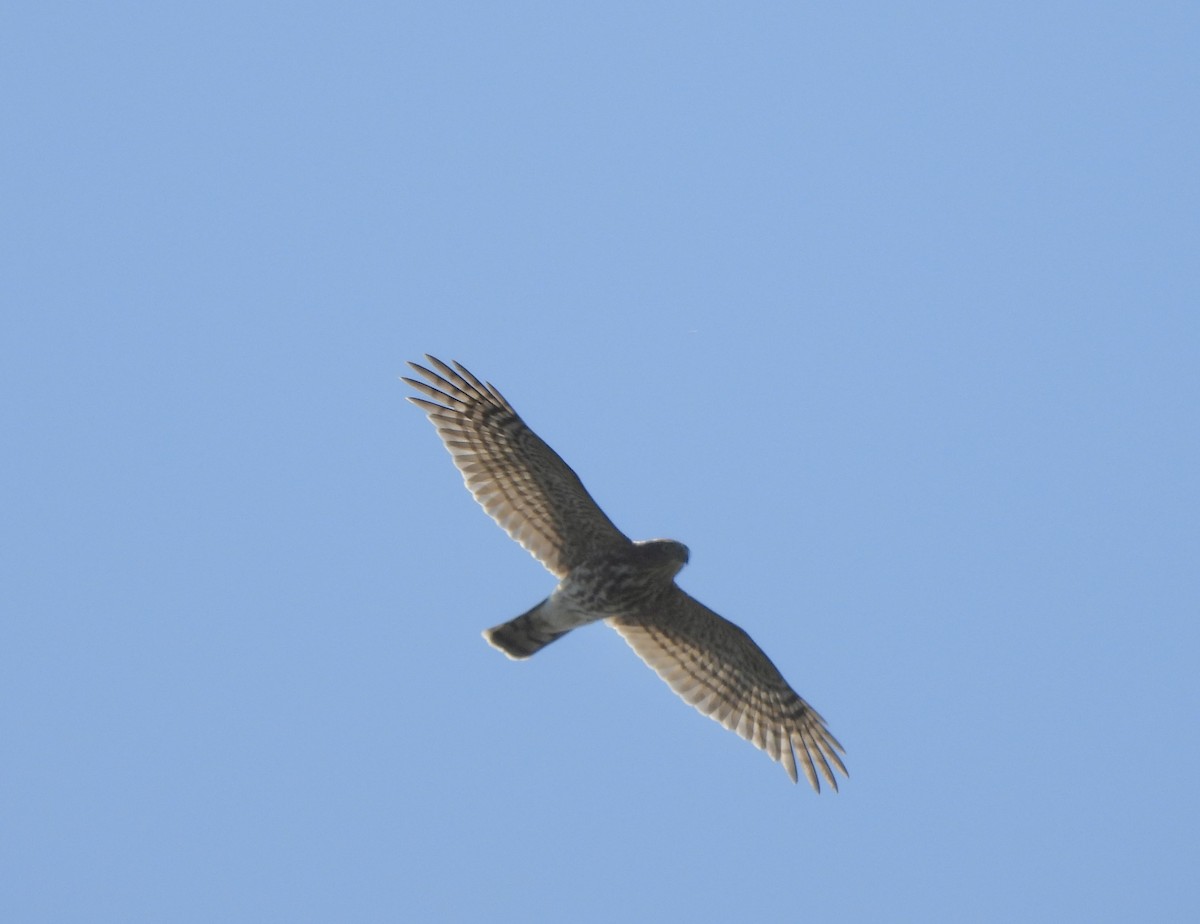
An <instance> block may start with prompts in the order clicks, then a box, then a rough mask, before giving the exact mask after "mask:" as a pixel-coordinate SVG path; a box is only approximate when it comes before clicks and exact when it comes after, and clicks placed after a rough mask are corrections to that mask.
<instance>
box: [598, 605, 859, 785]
mask: <svg viewBox="0 0 1200 924" xmlns="http://www.w3.org/2000/svg"><path fill="white" fill-rule="evenodd" d="M608 624H609V625H610V626H612V627H613V628H614V629H616V630H617V631H618V632H619V633H621V635H622V637H623V638H624V639H625V641H627V642H628V643H629V645H630V647H631V648H633V650H634V651H635V652H637V654H638V657H640V658H641V659H642V660H643V661H645V662H646V664H648V665H649V666H650V667H652V668H654V670H655V671H656V672H657V673H658V676H660V677H661V678H662V679H663V680H665V681H666V682H667V683H668V684H669V685H670V687H671V689H673V690H674V691H675V692H676V693H678V694H679V695H680V696H682V697H683V698H684V699H685V700H686V701H687V702H689V703H691V704H692V705H693V706H695V707H696V708H697V709H699V710H700V711H701V712H703V713H704V714H705V715H707V716H708V717H709V718H711V719H714V720H716V721H718V722H720V723H721V724H722V725H724V726H725V727H726V728H728V729H729V730H731V731H735V732H737V733H738V734H739V735H741V736H742V737H743V738H745V739H746V740H747V741H749V742H751V743H752V744H754V745H755V746H756V747H759V748H761V749H762V750H764V751H766V752H767V754H769V755H770V757H771V759H772V760H776V761H779V762H780V763H782V764H783V766H784V769H785V770H787V772H788V776H790V777H791V778H792V782H795V781H796V779H797V775H796V764H797V762H799V764H800V768H801V769H802V770H803V771H804V775H805V776H806V777H807V778H808V782H809V783H811V784H812V787H813V789H815V790H817V792H820V791H821V783H820V781H819V780H818V778H817V772H818V771H820V774H821V776H823V777H825V779H826V780H827V781H828V782H829V785H830V786H832V787H833V788H834V789H835V790H836V789H837V777H836V776H835V775H834V773H833V768H834V767H836V768H837V769H838V770H840V771H841V772H842V774H843V775H844V776H849V774H848V773H847V772H846V766H845V764H843V763H842V759H841V758H840V757H839V756H838V752H843V753H844V751H843V749H842V746H841V745H840V744H838V742H837V739H836V738H834V737H833V735H831V734H830V733H829V729H827V728H826V727H825V720H824V719H822V718H821V716H820V715H818V714H817V712H816V710H815V709H813V707H812V706H810V705H809V704H808V703H806V702H805V701H804V700H802V699H801V698H800V697H799V696H797V695H796V691H795V690H793V689H792V688H791V687H790V686H788V683H787V681H786V680H784V679H783V675H782V674H780V673H779V671H778V669H777V668H776V667H775V665H774V664H772V663H771V659H770V658H768V657H767V656H766V654H764V653H763V650H762V649H761V648H759V647H758V645H756V644H754V640H753V639H751V638H750V636H749V635H747V634H746V633H745V632H743V631H742V630H741V629H739V628H738V627H737V626H735V625H734V624H733V623H731V622H730V621H729V620H727V619H722V618H721V617H720V616H718V615H717V614H716V613H714V612H713V611H712V610H710V609H709V608H708V607H706V606H705V605H704V604H702V603H700V602H699V601H698V600H695V599H693V598H692V597H690V596H688V595H687V594H686V593H684V592H683V591H682V590H679V589H678V588H676V589H675V591H674V593H673V594H672V596H671V598H670V599H669V600H668V601H667V603H666V604H665V605H664V606H663V607H662V608H661V609H660V610H658V611H657V612H655V613H653V614H650V615H642V616H632V617H630V616H616V617H613V618H611V619H609V620H608Z"/></svg>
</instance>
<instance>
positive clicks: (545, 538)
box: [404, 355, 849, 792]
mask: <svg viewBox="0 0 1200 924" xmlns="http://www.w3.org/2000/svg"><path fill="white" fill-rule="evenodd" d="M426 360H427V361H428V362H429V364H430V366H432V367H433V368H432V369H430V368H426V367H425V366H422V365H420V364H418V363H412V362H410V363H409V366H411V367H412V368H413V369H414V370H415V371H416V372H417V373H418V374H419V375H421V377H422V378H424V379H425V381H423V382H422V381H418V380H416V379H410V378H405V379H404V381H405V382H407V383H408V384H409V385H411V386H412V387H413V388H415V389H416V390H417V391H418V392H420V394H421V395H422V396H423V397H419V398H418V397H414V396H409V398H408V400H409V401H411V402H413V403H414V404H416V405H417V406H418V407H420V408H421V410H423V411H424V412H425V413H426V415H428V417H429V419H430V421H432V423H433V425H434V427H436V428H437V431H438V435H439V436H441V438H442V442H443V443H445V444H446V449H448V450H449V452H450V455H451V456H452V457H453V459H454V464H455V465H456V466H458V470H459V471H460V472H461V473H462V476H463V480H464V481H465V482H466V485H467V489H468V490H469V491H470V492H471V493H472V494H473V495H474V496H475V499H476V500H477V501H479V503H480V505H481V506H482V507H483V509H484V510H485V511H486V512H487V513H488V515H489V516H490V517H491V518H492V519H493V520H495V521H496V522H497V523H498V524H500V526H501V527H503V528H504V530H506V531H507V532H508V534H509V535H510V536H511V537H512V538H513V539H515V540H516V541H517V542H519V543H521V545H523V546H524V547H525V548H526V549H527V550H528V551H529V552H530V553H531V554H532V555H533V557H534V558H536V559H537V560H538V561H540V562H541V563H542V564H543V565H544V566H545V567H546V569H547V570H548V571H550V573H551V574H553V575H554V576H555V577H556V578H558V586H557V587H556V588H555V590H554V592H553V593H552V594H551V595H550V596H549V597H547V598H546V599H545V600H543V601H542V602H541V603H539V604H538V605H537V606H535V607H534V608H533V609H531V610H529V612H527V613H525V614H524V615H522V616H518V617H517V618H516V619H512V620H509V621H508V622H505V623H502V624H500V625H498V626H495V627H493V628H491V629H488V630H487V631H486V632H484V633H483V634H484V637H485V638H486V639H487V640H488V642H489V643H490V644H491V645H493V646H494V647H496V648H498V649H500V650H501V651H502V652H504V653H505V654H506V655H508V656H509V657H510V658H514V659H524V658H528V657H530V656H531V655H533V654H536V653H537V652H538V651H540V650H541V649H542V648H544V647H545V646H546V645H549V644H550V643H551V642H553V641H554V640H555V639H558V638H561V637H562V636H564V635H566V634H567V633H568V632H570V631H571V630H572V629H575V628H578V627H579V626H583V625H586V624H588V623H591V622H597V621H599V620H604V622H606V623H607V624H608V625H610V626H612V628H614V629H616V630H617V632H618V633H620V635H621V636H622V637H623V638H624V639H625V641H626V642H628V643H629V645H630V647H631V648H633V650H634V652H636V653H637V655H638V656H639V657H640V658H641V659H642V660H643V661H645V662H646V664H647V665H649V666H650V667H651V668H653V669H654V670H655V671H656V672H657V673H658V675H659V676H660V677H661V678H662V679H663V680H665V681H666V682H667V684H668V685H670V687H671V689H673V690H674V691H675V692H676V693H678V694H679V695H680V696H681V697H682V698H683V699H684V700H685V701H686V702H689V703H691V704H692V705H693V706H695V707H696V708H697V709H698V710H700V712H702V713H704V714H705V715H707V716H709V717H710V718H712V719H714V720H715V721H717V722H720V723H721V724H722V725H724V726H725V727H726V728H728V729H730V730H731V731H734V732H737V733H738V734H739V735H741V736H742V737H743V738H745V739H746V740H747V741H749V742H751V743H752V744H754V745H755V746H756V747H758V748H761V749H762V750H763V751H766V753H767V754H768V755H769V756H770V757H771V759H772V760H775V761H778V762H779V763H781V764H783V767H784V769H785V770H787V772H788V776H790V777H791V778H792V781H793V782H795V781H796V780H797V779H798V776H797V767H799V768H800V770H801V771H803V773H804V775H805V777H806V778H807V779H808V782H809V783H810V784H811V785H812V787H813V789H815V790H817V791H818V792H820V790H821V783H820V778H819V777H818V774H820V777H824V779H825V780H826V781H827V782H828V783H829V785H831V786H832V787H833V788H834V789H835V790H836V789H837V777H836V776H835V774H834V768H836V769H837V770H839V771H840V772H841V773H842V774H843V775H845V776H849V774H848V773H847V772H846V766H845V764H843V763H842V759H841V757H840V756H839V752H841V753H844V750H843V748H842V746H841V745H840V744H839V743H838V741H837V739H836V738H834V737H833V735H832V734H830V732H829V729H827V728H826V727H825V720H824V719H822V718H821V716H820V715H818V714H817V712H816V710H814V709H813V708H812V706H810V705H809V704H808V703H806V702H805V701H804V700H802V699H801V698H800V697H799V696H798V695H797V694H796V692H795V691H794V690H793V689H792V688H791V687H790V686H788V683H787V681H786V680H784V679H783V676H782V675H781V674H780V673H779V670H778V669H777V668H776V667H775V665H774V664H772V663H771V659H770V658H768V657H767V656H766V654H764V653H763V650H762V649H761V648H759V647H758V645H756V644H755V643H754V641H753V640H752V639H751V638H750V636H749V635H747V634H746V633H745V632H743V631H742V630H741V629H739V628H738V627H737V626H735V625H734V624H733V623H731V622H729V621H728V620H727V619H723V618H722V617H720V616H718V615H717V614H716V613H714V612H713V611H712V610H710V609H709V608H708V607H706V606H705V605H704V604H702V603H700V602H699V601H698V600H695V599H693V598H692V597H690V596H689V595H688V594H686V593H685V592H684V591H682V590H681V589H680V588H679V587H678V586H677V585H676V584H675V575H676V574H678V573H679V570H680V569H681V568H682V567H683V566H684V565H685V564H687V560H688V550H687V546H685V545H683V544H682V543H679V542H675V541H673V540H670V539H648V540H645V541H642V542H634V541H632V540H630V539H629V538H628V537H626V536H625V534H624V533H622V532H621V531H620V530H619V529H617V527H616V526H614V525H613V523H612V521H611V520H609V518H608V517H607V516H606V515H605V513H604V511H603V510H601V509H600V507H599V505H597V503H596V502H595V501H594V500H592V498H591V495H589V494H588V492H587V490H586V489H585V488H584V486H583V483H582V482H581V481H580V480H579V477H578V476H577V475H576V474H575V472H573V471H572V470H571V468H570V467H569V466H568V465H567V464H566V463H565V462H564V461H563V460H562V459H561V458H560V457H559V455H558V454H557V453H556V452H555V451H554V450H553V449H551V448H550V447H549V446H547V445H546V444H545V443H544V442H543V441H542V440H541V439H540V438H539V437H538V436H537V434H536V433H534V432H533V431H532V430H530V429H529V427H527V426H526V425H525V422H524V421H522V420H521V418H520V417H519V416H518V415H517V412H516V411H514V410H513V408H512V405H510V404H509V403H508V401H507V400H505V398H504V396H503V395H501V394H500V392H498V391H497V390H496V389H495V388H493V387H492V385H491V384H490V383H485V382H481V381H480V380H479V379H477V378H476V377H475V376H474V375H472V374H471V373H470V372H468V371H467V369H466V368H465V367H463V366H462V365H461V364H459V363H453V364H452V365H449V364H447V363H444V362H442V361H441V360H439V359H436V358H434V357H433V356H428V355H427V356H426Z"/></svg>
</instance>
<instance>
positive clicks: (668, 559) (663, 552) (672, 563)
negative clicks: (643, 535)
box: [634, 539, 689, 577]
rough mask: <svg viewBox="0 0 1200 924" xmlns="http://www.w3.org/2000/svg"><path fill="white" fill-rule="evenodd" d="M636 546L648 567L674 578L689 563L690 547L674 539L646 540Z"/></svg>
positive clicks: (636, 543)
mask: <svg viewBox="0 0 1200 924" xmlns="http://www.w3.org/2000/svg"><path fill="white" fill-rule="evenodd" d="M634 545H636V546H637V547H638V551H639V552H640V553H641V557H642V561H643V562H644V563H645V565H646V566H647V567H649V568H654V569H656V570H662V571H665V572H667V573H668V574H670V575H671V576H672V577H674V576H675V575H676V574H678V573H679V570H680V569H681V568H682V567H683V566H684V565H686V564H687V563H688V555H689V552H688V547H687V546H686V545H684V544H683V543H682V542H676V541H675V540H674V539H645V540H643V541H641V542H635V543H634Z"/></svg>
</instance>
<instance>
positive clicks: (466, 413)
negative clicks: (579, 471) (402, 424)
mask: <svg viewBox="0 0 1200 924" xmlns="http://www.w3.org/2000/svg"><path fill="white" fill-rule="evenodd" d="M425 358H426V359H427V360H429V363H430V365H432V366H433V367H434V368H433V369H432V370H431V369H427V368H425V367H424V366H421V365H418V364H417V363H409V365H410V366H411V367H412V368H413V369H415V370H416V371H417V372H418V373H420V374H421V375H422V376H423V377H424V378H425V379H426V380H427V381H426V382H420V381H417V380H416V379H408V378H406V379H405V380H404V381H405V382H407V383H408V384H409V385H411V386H412V387H413V388H415V389H416V390H417V391H419V392H420V393H421V394H423V395H424V396H425V397H424V398H415V397H411V396H410V397H409V399H408V400H409V401H411V402H413V403H414V404H416V405H417V406H418V407H420V408H421V409H422V410H423V411H424V412H425V413H426V414H427V415H428V416H429V419H430V420H431V421H432V422H433V425H434V426H435V427H436V428H437V431H438V434H439V435H440V436H441V438H442V442H443V443H445V444H446V448H447V449H448V450H449V451H450V455H451V456H453V458H454V464H455V465H457V466H458V470H459V471H460V472H462V476H463V481H464V482H466V485H467V488H468V490H470V492H471V493H472V494H474V495H475V499H476V500H477V501H479V503H480V505H481V506H482V507H483V509H484V510H485V511H487V513H488V515H489V516H490V517H491V518H492V519H493V520H495V521H496V522H497V523H499V524H500V525H501V526H502V527H503V528H504V529H505V530H506V531H507V532H508V534H509V535H510V536H512V537H513V538H514V539H515V540H517V542H519V543H521V545H523V546H525V548H526V549H528V550H529V551H530V553H532V554H533V556H534V558H536V559H537V560H538V561H540V562H541V563H542V564H543V565H545V566H546V568H547V569H548V570H549V571H551V572H552V573H553V574H555V575H557V576H558V577H563V576H564V575H565V574H566V573H567V572H568V571H570V570H571V568H573V567H574V566H575V565H577V564H579V562H581V561H583V560H584V559H585V558H587V557H588V556H589V555H591V554H594V553H595V552H596V551H597V550H600V549H604V548H606V547H610V546H613V545H618V544H625V543H628V542H629V539H628V538H626V537H625V535H624V534H622V533H621V531H620V530H618V529H617V528H616V527H615V526H614V525H613V524H612V521H611V520H609V518H608V517H607V516H605V515H604V511H602V510H601V509H600V507H599V506H597V504H596V502H595V501H594V500H592V498H591V495H589V494H588V492H587V490H586V489H585V488H584V486H583V483H582V482H581V481H580V480H579V476H578V475H576V474H575V473H574V472H573V471H571V468H570V467H569V466H568V465H567V463H565V462H564V461H563V460H562V459H561V458H560V457H559V455H558V453H556V452H555V451H554V450H553V449H551V448H550V447H549V446H547V445H546V444H545V443H544V442H543V441H542V440H541V439H540V438H539V437H538V435H537V434H536V433H534V432H533V431H532V430H530V429H529V427H527V426H526V425H525V423H524V421H522V420H521V418H520V417H519V416H517V412H516V411H514V410H513V408H512V405H510V404H509V403H508V401H506V400H505V399H504V396H503V395H501V394H500V392H498V391H497V390H496V389H495V388H493V387H492V386H491V384H488V383H484V382H480V381H479V379H477V378H475V376H473V375H472V374H471V373H470V372H468V371H467V370H466V369H465V368H464V367H463V366H461V365H460V364H459V363H454V364H453V366H449V365H447V364H446V363H444V362H442V361H441V360H439V359H435V358H434V357H432V356H428V355H427V356H426V357H425ZM434 370H436V371H434Z"/></svg>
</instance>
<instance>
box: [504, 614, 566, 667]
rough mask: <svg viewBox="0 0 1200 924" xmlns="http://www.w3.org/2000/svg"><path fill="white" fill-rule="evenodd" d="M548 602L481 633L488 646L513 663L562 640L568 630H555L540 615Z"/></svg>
mask: <svg viewBox="0 0 1200 924" xmlns="http://www.w3.org/2000/svg"><path fill="white" fill-rule="evenodd" d="M548 602H549V600H543V601H542V602H541V603H539V604H538V605H537V606H535V607H534V608H533V609H531V610H530V611H529V612H528V613H525V614H524V615H522V616H518V617H517V618H516V619H510V620H509V621H508V622H505V623H501V624H500V625H498V626H492V628H490V629H488V630H487V631H486V632H484V633H483V637H484V638H485V639H487V641H488V644H489V645H491V646H492V647H493V648H499V649H500V650H501V651H503V652H504V653H505V654H506V655H508V656H509V657H510V658H512V659H513V660H515V661H520V660H524V659H525V658H528V657H530V656H531V655H535V654H537V653H538V652H539V651H541V650H542V649H543V648H545V647H546V646H547V645H549V644H550V643H551V642H553V641H554V640H555V639H558V638H562V637H563V636H564V635H566V634H567V633H568V632H570V631H571V630H570V629H557V628H554V627H553V626H550V625H548V624H547V621H546V619H545V618H544V616H543V614H542V612H541V611H542V609H543V607H545V606H546V604H547V603H548Z"/></svg>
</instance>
